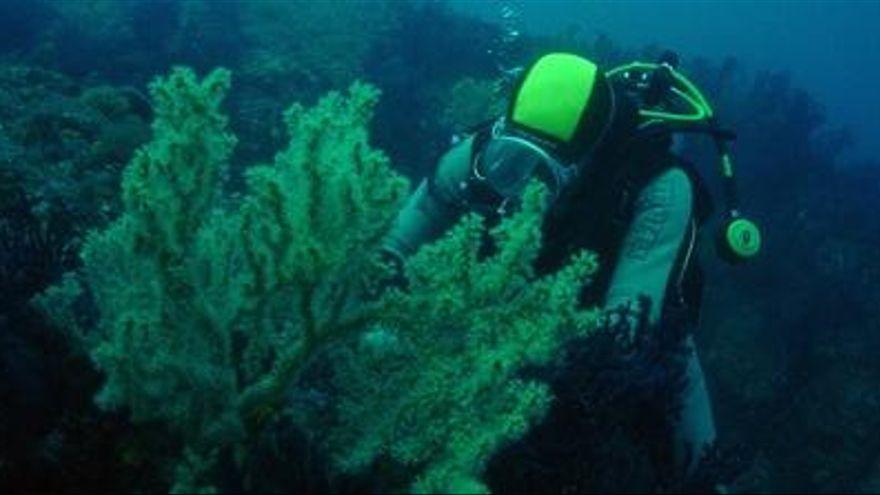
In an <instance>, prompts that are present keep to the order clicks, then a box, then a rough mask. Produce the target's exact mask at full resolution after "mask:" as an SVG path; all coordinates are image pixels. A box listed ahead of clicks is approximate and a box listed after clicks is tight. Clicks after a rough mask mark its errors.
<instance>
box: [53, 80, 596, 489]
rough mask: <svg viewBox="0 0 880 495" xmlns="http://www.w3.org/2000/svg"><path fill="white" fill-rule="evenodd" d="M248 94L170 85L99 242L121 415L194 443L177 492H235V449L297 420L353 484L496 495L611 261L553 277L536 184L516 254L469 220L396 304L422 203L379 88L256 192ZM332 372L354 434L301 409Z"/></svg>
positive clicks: (307, 137)
mask: <svg viewBox="0 0 880 495" xmlns="http://www.w3.org/2000/svg"><path fill="white" fill-rule="evenodd" d="M229 84H230V74H229V72H228V71H225V70H217V71H214V72H213V73H211V74H210V75H209V76H207V77H206V78H204V79H203V80H199V79H198V78H197V77H196V76H195V74H194V73H193V72H192V71H190V70H187V69H176V70H175V71H173V72H172V73H171V75H169V76H168V77H166V78H161V79H159V80H157V81H156V82H155V83H153V84H152V85H151V88H150V89H151V94H152V97H153V102H154V106H155V116H156V117H155V122H154V124H153V136H154V137H153V139H152V141H151V142H149V143H148V144H147V145H145V146H144V147H142V148H141V149H140V150H139V151H138V152H137V153H136V155H135V157H134V158H133V159H132V161H131V163H130V164H129V165H128V167H127V168H126V169H125V172H124V178H123V183H122V192H123V194H122V196H123V213H122V215H121V216H120V217H119V218H118V219H116V220H115V221H114V222H113V223H112V224H110V225H109V226H108V227H107V228H105V229H103V230H100V231H95V232H92V233H91V234H90V235H89V237H88V239H87V241H86V242H85V245H84V247H83V249H82V253H81V254H82V260H83V264H84V267H83V270H82V274H83V281H84V287H85V288H87V289H88V291H89V292H90V293H91V295H92V297H93V299H94V301H95V303H96V305H97V307H98V309H99V311H100V324H99V327H98V328H97V329H96V330H94V331H93V332H92V333H91V335H89V336H88V338H87V339H84V340H83V342H86V345H87V346H88V347H90V353H91V355H92V357H93V359H94V361H95V362H96V363H97V365H98V366H99V367H100V368H101V369H102V370H103V372H104V373H105V374H106V376H107V379H106V383H105V386H104V388H103V389H102V390H101V392H100V393H99V396H98V401H99V404H101V405H102V406H104V407H106V408H119V407H125V408H127V409H128V410H130V412H131V415H132V419H133V420H134V421H136V422H147V421H152V422H155V421H158V422H160V423H161V424H164V425H165V426H166V427H167V428H168V430H169V431H170V432H171V433H172V434H174V435H175V436H176V437H177V438H179V439H180V441H181V443H182V450H181V452H179V454H178V455H177V456H176V457H174V458H173V459H171V462H173V463H174V464H175V469H174V486H173V489H174V490H176V491H209V490H213V489H216V488H218V487H217V486H216V484H215V483H216V480H217V479H218V475H217V472H216V471H217V469H218V461H219V459H220V457H221V456H227V454H231V458H232V459H235V460H236V461H237V463H238V467H239V468H240V469H242V470H246V469H247V466H249V465H252V462H250V461H249V459H248V455H249V453H250V452H251V450H250V449H251V447H252V446H253V445H254V444H255V443H256V441H257V439H258V438H259V436H260V435H263V434H265V433H266V431H267V425H269V424H270V423H271V422H272V421H283V420H286V419H292V420H294V421H296V422H297V423H296V424H297V425H298V426H299V427H300V428H304V429H307V430H309V431H312V432H320V433H319V434H320V437H319V438H320V440H319V442H320V443H322V444H323V446H324V448H325V449H326V451H327V452H328V453H329V454H331V455H332V457H333V459H334V460H335V464H334V466H335V468H336V469H337V470H339V471H345V472H356V471H359V470H362V469H364V468H366V467H368V466H369V465H370V463H372V462H373V461H374V460H376V459H377V458H379V457H381V456H384V455H389V456H390V457H391V458H392V459H393V460H394V461H395V462H397V463H398V464H399V465H402V466H404V467H405V469H406V470H407V472H408V473H409V474H408V475H407V476H408V477H407V479H408V480H409V481H403V482H402V483H403V486H397V485H399V484H400V483H398V484H397V485H395V487H396V488H406V485H407V484H409V488H410V489H412V490H417V491H450V490H451V491H467V492H470V491H475V490H485V489H486V487H485V486H484V485H483V484H482V482H481V480H480V474H481V470H482V467H483V463H485V461H486V460H487V458H488V456H489V455H490V454H491V453H492V452H493V451H494V450H495V449H496V448H498V447H499V446H500V445H501V444H502V443H503V442H505V441H508V440H511V439H515V438H517V437H518V436H519V435H521V434H523V433H524V432H525V431H526V430H527V428H528V427H529V425H530V424H532V422H533V421H535V420H536V419H538V418H540V417H541V415H542V414H543V412H544V411H545V410H546V408H547V405H548V403H549V402H550V400H551V395H550V393H549V391H548V389H547V387H546V386H545V385H544V384H542V383H538V382H536V381H531V380H526V379H522V378H518V377H517V372H518V371H519V370H521V369H522V367H523V366H525V365H529V364H541V363H546V362H548V361H549V360H551V359H552V358H553V357H554V356H555V351H556V350H557V348H558V347H559V346H560V345H561V343H562V342H564V340H565V339H566V338H568V337H570V336H574V335H581V334H583V333H584V332H587V331H588V330H589V329H590V328H592V326H593V319H594V318H593V316H594V315H593V313H592V312H587V311H581V310H579V309H578V308H577V293H578V289H579V287H580V286H581V283H582V281H583V280H584V279H585V278H586V277H588V276H589V274H590V273H592V271H593V270H594V268H595V263H594V261H593V258H592V257H591V256H588V255H587V254H585V253H583V254H580V255H578V256H576V257H575V258H574V259H573V261H572V262H571V263H570V264H569V265H568V266H567V267H566V268H564V269H562V270H560V271H559V272H557V273H556V274H553V275H549V276H545V277H542V278H536V276H535V274H534V273H533V271H532V262H533V261H534V259H535V256H536V255H537V253H538V250H539V247H540V243H541V236H540V232H541V229H540V220H541V217H542V215H543V211H544V210H543V208H544V192H543V190H542V188H541V187H540V186H539V185H534V186H532V187H531V188H530V189H528V190H527V193H526V194H525V196H524V199H523V203H522V208H521V211H519V212H518V213H517V214H515V215H513V216H511V217H509V218H507V219H505V220H504V221H503V222H501V223H500V224H499V225H498V226H497V227H496V228H494V229H492V231H491V236H492V237H493V239H494V242H495V243H496V245H497V249H496V250H495V252H494V254H492V255H491V256H488V257H484V256H481V255H480V252H481V245H482V242H483V234H484V232H485V227H484V225H483V220H482V219H481V218H480V217H478V216H474V215H472V216H467V217H465V218H464V219H463V220H462V221H461V222H460V223H459V225H458V226H456V227H455V228H454V229H453V230H452V231H451V232H450V233H449V234H448V235H446V236H444V237H443V238H442V239H441V240H439V241H438V242H436V243H434V244H432V245H429V246H427V247H425V248H424V249H422V250H421V251H419V252H418V253H417V254H416V255H415V256H414V257H412V258H411V259H410V260H409V261H408V262H407V263H406V277H407V278H408V280H409V288H408V290H407V291H400V290H396V289H395V290H391V291H388V292H386V293H385V294H384V295H383V296H381V297H379V298H378V299H377V298H376V297H374V296H375V284H374V282H375V281H376V280H378V279H380V278H381V277H382V276H383V274H385V270H387V267H385V266H383V265H382V264H381V263H379V262H378V260H379V258H378V256H377V252H378V248H379V246H380V245H381V243H382V238H383V237H384V235H385V234H386V233H387V231H388V230H389V227H390V224H391V222H392V220H393V218H394V216H395V214H396V213H397V211H398V209H399V207H400V206H401V202H402V200H403V199H404V197H405V195H406V193H407V182H406V181H405V180H404V179H403V178H402V177H400V176H399V175H397V174H396V173H395V172H393V171H392V169H391V167H390V165H389V163H388V160H387V158H386V157H385V156H384V155H383V154H382V153H381V152H379V151H376V150H373V149H371V148H370V146H369V144H368V134H367V131H366V127H367V124H368V121H369V119H370V118H371V113H372V108H373V105H374V104H375V102H376V100H377V98H378V91H377V90H375V89H374V88H372V87H370V86H367V85H364V84H359V83H356V84H354V85H352V86H351V88H350V90H349V92H348V94H346V95H343V94H340V93H330V94H328V95H326V96H325V97H324V98H322V99H321V100H320V101H319V102H318V104H317V105H316V106H315V107H314V108H312V109H305V108H303V107H301V106H299V105H294V106H293V107H291V109H290V110H289V111H288V112H287V113H286V114H285V120H286V123H287V126H288V129H289V133H290V136H291V140H290V144H289V146H288V147H287V148H286V149H284V150H283V151H281V152H280V153H278V155H277V156H276V158H275V160H274V162H273V163H272V164H264V165H257V166H253V167H250V168H249V169H248V170H247V172H246V188H245V190H244V192H243V194H242V195H241V196H234V195H230V194H225V193H224V190H223V179H224V177H225V175H226V173H227V168H228V166H229V158H230V154H231V152H232V149H233V147H234V145H235V141H236V140H235V137H234V136H233V135H232V134H230V133H229V131H228V128H227V127H228V122H227V119H226V117H225V116H224V115H223V114H222V112H221V104H222V101H223V98H224V95H225V94H226V92H227V90H228V88H229ZM80 293H81V290H80V287H79V285H78V284H77V282H76V281H75V280H73V279H71V278H69V277H68V278H66V279H65V282H64V285H63V286H61V287H59V288H57V289H52V290H50V291H47V293H46V294H45V295H44V296H43V297H42V298H41V299H40V301H39V302H41V303H42V305H43V307H46V306H47V305H50V304H51V305H57V306H59V308H56V310H55V312H56V313H57V314H56V316H58V318H56V319H55V321H58V322H59V323H60V324H62V325H63V324H64V322H65V321H72V320H71V318H70V313H69V312H68V313H65V312H64V311H63V310H62V308H61V306H63V304H60V303H57V302H56V301H59V300H61V299H64V298H65V294H69V295H70V296H71V297H79V295H80ZM353 351H354V352H353ZM321 360H329V361H328V362H326V363H325V365H326V366H329V367H330V368H332V369H333V370H334V372H335V374H334V376H335V377H336V379H335V382H325V383H323V384H321V386H330V387H332V388H333V389H334V390H335V391H336V392H335V393H336V395H335V398H336V399H337V402H336V404H338V407H337V408H336V410H335V412H336V415H335V416H333V417H334V418H336V421H330V422H328V421H326V420H325V419H324V418H316V417H315V416H311V417H310V416H309V411H308V410H307V409H308V408H307V407H300V408H299V409H298V407H299V406H298V405H296V403H295V401H291V400H290V399H289V397H290V395H289V394H288V392H291V391H293V390H296V389H297V388H298V387H304V386H305V385H304V383H302V380H303V376H304V373H305V371H306V370H308V369H310V367H311V366H313V365H314V364H315V362H316V361H321ZM309 386H311V385H309ZM294 395H295V394H294ZM242 474H243V479H245V480H247V479H248V478H247V473H242ZM391 484H394V483H391Z"/></svg>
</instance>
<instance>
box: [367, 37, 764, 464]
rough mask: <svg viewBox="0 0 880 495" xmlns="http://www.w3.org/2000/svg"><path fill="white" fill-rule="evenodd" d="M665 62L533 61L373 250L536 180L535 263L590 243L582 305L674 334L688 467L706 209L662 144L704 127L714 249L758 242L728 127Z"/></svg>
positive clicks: (698, 406)
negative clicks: (543, 206) (539, 209)
mask: <svg viewBox="0 0 880 495" xmlns="http://www.w3.org/2000/svg"><path fill="white" fill-rule="evenodd" d="M676 65H677V57H676V56H675V54H673V53H671V52H669V53H667V54H664V56H663V57H662V58H661V60H660V62H659V63H639V62H636V63H632V64H628V65H625V66H622V67H618V68H615V69H612V70H609V71H603V70H601V69H600V68H599V67H598V66H597V65H596V64H595V63H593V62H591V61H589V60H587V59H585V58H582V57H580V56H577V55H573V54H567V53H550V54H547V55H544V56H542V57H540V58H539V59H538V60H537V61H536V62H535V63H534V64H532V65H531V66H530V67H529V68H527V70H525V71H524V72H523V73H522V74H521V76H520V80H519V82H518V83H517V84H516V86H515V88H514V91H513V94H512V97H511V98H510V100H509V104H508V108H507V111H506V114H505V115H504V116H502V117H500V118H498V119H496V120H494V121H492V122H490V123H487V124H485V125H482V126H480V127H479V128H478V129H476V131H475V132H473V133H471V134H469V135H468V136H466V137H464V138H463V139H461V140H459V141H458V142H456V143H454V145H453V147H452V148H451V149H449V150H448V152H446V154H445V155H444V156H442V158H441V159H440V160H439V162H438V164H437V167H436V170H435V172H434V173H433V175H432V176H430V177H428V178H427V179H425V180H423V181H422V182H421V183H420V185H419V186H418V188H417V189H416V190H415V192H414V193H413V194H412V196H411V197H410V198H409V200H408V201H407V203H406V204H405V206H404V207H403V209H402V210H401V212H400V213H399V215H398V217H397V219H396V221H395V224H394V226H393V228H392V230H391V231H390V233H389V235H388V237H387V238H386V240H385V244H384V250H385V251H386V255H387V256H388V257H389V259H391V260H392V262H394V263H395V264H397V265H398V266H399V264H400V263H402V261H403V259H405V258H406V257H408V256H410V255H411V254H413V253H414V252H415V251H416V250H417V249H418V248H419V247H420V246H421V245H423V244H424V243H427V242H430V241H431V240H434V239H436V238H437V237H438V236H440V235H442V234H443V233H444V232H445V231H446V230H447V229H448V228H449V227H451V226H452V225H453V224H454V223H455V222H456V221H457V220H458V219H459V218H460V217H461V215H462V214H464V213H466V212H472V211H476V212H479V213H482V214H484V215H486V216H487V218H488V219H489V221H490V222H491V221H492V218H493V217H494V218H495V219H496V221H497V218H500V217H501V216H503V215H505V214H507V213H508V212H509V211H510V210H511V208H515V205H516V201H517V197H518V195H519V194H520V193H521V192H522V191H523V190H524V188H525V186H526V184H527V183H528V182H529V181H531V180H532V179H538V180H540V181H542V182H543V183H544V184H545V185H546V187H547V189H548V193H549V197H550V201H551V202H550V204H549V206H548V209H547V212H546V214H545V218H544V221H543V224H542V229H543V234H544V237H543V245H542V250H541V253H540V254H539V256H538V259H537V261H536V265H537V266H536V270H537V272H538V273H539V274H540V273H549V272H552V271H554V270H556V269H558V268H560V267H561V266H562V264H564V263H565V262H566V261H567V260H568V259H570V256H571V255H572V254H573V253H575V252H576V251H578V250H581V249H589V250H591V251H593V252H595V253H596V254H597V255H598V256H599V266H600V268H599V272H598V273H597V274H594V275H593V276H592V277H591V280H590V283H589V284H586V283H585V286H584V288H583V289H582V290H581V293H580V303H581V304H582V305H583V306H584V307H592V306H596V305H597V304H598V305H599V307H600V308H603V309H604V310H607V311H608V314H610V312H611V311H612V310H614V314H623V315H624V316H623V317H624V318H631V319H632V320H633V321H643V322H646V323H647V327H648V328H637V330H638V331H641V332H647V331H651V330H652V329H653V328H661V327H663V328H665V327H669V326H675V327H677V328H680V329H684V330H685V331H684V332H683V333H682V335H683V346H684V348H685V349H686V358H685V360H684V365H683V366H684V370H683V373H684V379H685V385H684V390H683V392H682V394H681V398H680V401H681V403H680V408H679V413H678V414H677V417H676V419H675V424H674V425H671V427H670V430H671V431H672V436H673V437H674V438H672V439H670V441H669V445H670V446H671V449H672V452H668V451H667V452H665V453H664V454H663V456H664V457H665V461H664V462H669V460H670V459H671V460H672V463H673V464H674V468H673V469H676V470H677V472H679V473H685V476H687V475H688V474H690V473H693V472H694V470H696V468H697V465H698V463H699V461H700V459H701V457H702V456H703V455H704V454H705V452H706V450H707V449H708V448H709V446H710V445H712V444H713V442H714V440H715V426H714V422H713V415H712V409H711V405H710V400H709V395H708V393H707V390H706V384H705V382H704V378H703V373H702V370H701V367H700V362H699V358H698V355H697V351H696V348H695V345H694V340H693V336H692V333H693V330H694V328H695V327H696V326H697V322H698V318H699V310H700V299H701V290H702V279H701V272H700V269H699V267H698V265H697V262H696V259H695V256H696V251H697V249H696V244H697V239H698V236H697V234H698V231H699V228H700V226H701V225H702V224H703V223H704V222H705V221H706V219H707V218H708V216H709V213H710V209H711V205H710V198H709V194H708V192H707V188H706V187H705V185H704V183H703V181H702V179H701V178H700V176H699V175H698V173H697V172H696V171H695V169H694V167H693V166H692V165H690V164H689V163H687V162H686V161H685V160H683V159H682V158H680V157H679V156H677V155H676V154H675V153H674V151H673V149H674V148H675V139H676V138H677V135H678V134H681V133H699V134H703V135H708V136H709V137H711V138H712V139H713V140H714V141H715V144H716V146H717V149H718V151H719V157H720V159H719V163H720V175H721V178H722V181H723V190H724V199H725V207H726V212H725V215H726V217H725V218H724V219H723V221H722V222H721V228H720V231H719V235H718V238H717V240H718V247H719V248H720V250H719V253H720V255H721V256H722V257H723V258H724V259H726V260H727V261H731V262H738V261H743V260H747V259H749V258H751V257H752V256H754V255H756V253H757V252H758V251H759V248H760V243H761V238H760V231H759V230H758V228H757V226H756V225H755V224H754V223H753V222H751V221H750V220H748V219H746V218H745V217H743V216H742V215H741V214H740V212H739V208H738V205H737V198H736V194H735V188H734V171H733V163H732V160H731V157H730V153H729V151H728V142H729V141H730V140H731V139H732V138H733V133H731V132H730V131H726V130H724V129H721V128H719V127H718V125H717V124H716V121H715V118H714V115H713V111H712V108H711V107H710V106H709V104H708V102H707V101H706V99H705V98H704V97H703V95H702V94H701V93H700V91H699V90H698V89H697V88H696V86H694V85H693V84H692V83H691V82H690V81H689V80H688V79H687V78H686V77H684V76H683V75H682V74H681V73H680V72H678V71H677V70H676V67H675V66H676ZM621 311H623V313H621ZM639 312H642V313H641V314H639ZM628 338H634V336H628Z"/></svg>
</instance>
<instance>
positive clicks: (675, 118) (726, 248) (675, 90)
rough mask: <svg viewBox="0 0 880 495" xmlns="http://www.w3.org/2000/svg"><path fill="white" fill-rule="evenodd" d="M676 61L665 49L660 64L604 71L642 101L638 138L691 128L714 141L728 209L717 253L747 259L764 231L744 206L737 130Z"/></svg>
mask: <svg viewBox="0 0 880 495" xmlns="http://www.w3.org/2000/svg"><path fill="white" fill-rule="evenodd" d="M677 66H678V56H677V55H676V54H675V53H674V52H666V53H664V54H663V55H662V56H661V57H660V59H659V60H658V62H657V63H646V62H632V63H629V64H625V65H622V66H619V67H616V68H614V69H611V70H609V71H608V72H606V73H605V76H606V77H607V78H608V80H609V81H611V82H613V83H614V84H615V85H617V86H619V87H621V88H623V89H624V91H626V92H627V94H628V95H629V96H630V97H632V98H633V99H634V101H636V102H637V103H638V106H639V110H638V115H639V123H638V125H637V131H636V132H637V135H638V136H639V137H648V136H655V135H656V136H659V135H669V136H671V135H674V134H679V133H689V134H702V135H705V136H707V137H709V138H710V139H712V140H713V142H714V144H715V149H716V150H717V152H718V171H719V175H720V178H721V182H722V193H723V201H724V210H725V212H724V218H723V220H722V222H721V225H720V227H719V229H718V232H717V234H716V248H717V251H718V255H719V256H720V257H721V258H722V259H723V260H725V261H727V262H729V263H731V264H736V263H740V262H743V261H748V260H750V259H752V258H754V257H755V256H756V255H757V254H758V253H759V252H760V250H761V230H760V228H759V227H758V225H757V224H756V223H755V222H754V221H752V220H751V219H749V218H747V217H745V216H744V215H743V214H742V213H741V211H740V207H739V198H738V196H737V187H736V176H735V171H734V164H733V159H732V157H731V151H730V142H731V141H733V140H734V139H736V134H735V133H734V132H733V131H730V130H728V129H724V128H722V127H720V126H719V125H718V122H717V119H716V117H715V112H714V111H713V109H712V107H711V106H710V105H709V103H708V101H707V100H706V98H705V97H704V96H703V94H702V93H701V92H700V90H699V89H697V87H696V85H694V84H693V83H692V82H691V81H690V80H689V79H688V78H687V77H685V76H684V75H682V74H681V73H680V72H678V70H677V69H676V67H677Z"/></svg>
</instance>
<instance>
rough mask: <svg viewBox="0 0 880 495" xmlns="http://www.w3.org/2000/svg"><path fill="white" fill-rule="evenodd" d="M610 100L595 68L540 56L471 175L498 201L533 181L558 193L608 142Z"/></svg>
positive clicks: (559, 56)
mask: <svg viewBox="0 0 880 495" xmlns="http://www.w3.org/2000/svg"><path fill="white" fill-rule="evenodd" d="M615 100H616V97H615V94H614V91H613V90H612V88H611V85H610V84H609V83H608V81H607V80H606V79H605V75H604V73H603V71H601V70H599V67H598V66H597V65H596V64H595V63H593V62H591V61H589V60H587V59H585V58H582V57H579V56H577V55H571V54H567V53H551V54H548V55H544V56H543V57H541V58H540V59H538V61H537V62H535V63H534V64H533V65H532V66H531V67H530V68H529V69H528V70H526V71H525V72H524V74H523V77H522V79H521V80H520V82H519V84H518V85H517V87H516V89H515V91H514V93H513V97H512V98H511V100H510V103H509V105H508V108H507V113H506V115H505V117H504V118H502V119H499V121H498V122H496V123H495V125H494V127H493V129H492V136H491V138H490V139H489V140H487V142H486V144H485V145H484V147H483V149H482V151H481V152H480V155H479V158H478V160H477V162H476V167H475V171H476V173H477V174H478V175H479V176H480V177H481V178H484V179H486V180H487V181H488V182H489V183H490V184H491V185H492V186H493V188H494V189H495V190H496V191H497V192H498V193H500V194H501V195H502V196H505V197H510V196H512V195H515V194H518V193H519V192H520V191H521V190H522V188H524V187H525V185H526V183H527V182H528V181H529V180H530V179H531V178H532V177H537V178H539V179H541V180H543V181H544V182H545V183H547V185H548V187H549V188H550V190H551V192H552V193H558V192H559V190H561V189H562V188H563V187H564V186H565V185H566V183H567V182H569V181H570V179H571V178H572V177H574V176H575V175H577V173H578V172H579V171H580V170H581V169H582V168H584V167H585V166H586V163H588V162H590V161H591V158H592V156H593V155H594V154H595V153H596V151H597V150H598V149H599V148H600V147H601V146H602V145H603V144H604V143H605V142H606V141H608V137H609V134H611V130H612V128H613V127H614V125H613V123H614V121H615V115H616V113H617V111H616V106H617V103H616V101H615Z"/></svg>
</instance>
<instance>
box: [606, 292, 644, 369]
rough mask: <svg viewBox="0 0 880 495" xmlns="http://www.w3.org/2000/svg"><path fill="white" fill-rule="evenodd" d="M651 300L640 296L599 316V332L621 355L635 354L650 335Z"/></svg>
mask: <svg viewBox="0 0 880 495" xmlns="http://www.w3.org/2000/svg"><path fill="white" fill-rule="evenodd" d="M650 308H651V301H650V299H648V298H647V297H640V298H638V299H636V300H635V301H629V302H627V303H624V304H621V305H620V306H617V307H615V308H611V309H607V310H605V311H604V312H603V313H602V316H600V317H599V323H598V328H597V329H596V331H597V333H599V334H604V336H605V337H606V342H608V343H609V344H611V345H612V346H613V347H614V350H615V351H616V352H615V354H617V355H621V356H631V355H633V354H635V353H636V352H637V351H638V350H639V349H640V348H642V347H643V345H641V344H642V343H643V342H644V341H645V340H646V339H647V338H648V337H649V328H648V326H649V324H648V315H649V314H650Z"/></svg>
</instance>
